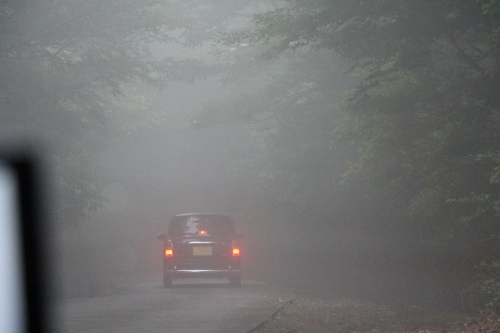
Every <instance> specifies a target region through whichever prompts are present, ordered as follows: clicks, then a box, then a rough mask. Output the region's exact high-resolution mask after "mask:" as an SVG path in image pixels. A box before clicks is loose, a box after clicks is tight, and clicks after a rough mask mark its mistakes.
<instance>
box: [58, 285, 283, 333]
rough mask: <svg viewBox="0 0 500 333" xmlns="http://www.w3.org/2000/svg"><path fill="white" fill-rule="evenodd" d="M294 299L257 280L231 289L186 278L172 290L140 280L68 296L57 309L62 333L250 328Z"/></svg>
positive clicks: (229, 330) (205, 330)
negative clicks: (122, 288)
mask: <svg viewBox="0 0 500 333" xmlns="http://www.w3.org/2000/svg"><path fill="white" fill-rule="evenodd" d="M292 297H293V295H292V294H291V293H287V292H284V291H282V290H277V289H275V288H273V287H270V286H268V285H265V284H261V283H256V282H250V281H244V282H243V285H242V287H241V288H230V287H229V286H228V285H227V284H226V283H218V282H217V280H216V282H213V281H211V280H206V281H204V280H201V282H200V280H196V279H186V280H180V281H179V280H177V281H175V282H174V287H173V288H172V289H163V287H162V286H161V284H160V283H158V284H141V285H137V286H134V287H132V288H131V289H130V290H129V291H128V292H127V293H125V294H121V295H117V296H111V297H101V298H92V299H75V300H67V301H64V302H63V303H61V304H60V307H59V309H58V311H59V316H60V325H61V331H62V332H75V333H76V332H78V333H83V332H85V333H87V332H107V333H113V332H120V333H125V332H134V333H136V332H247V331H249V330H251V329H252V328H254V327H255V326H256V325H258V324H260V323H261V322H263V321H264V320H266V319H267V318H269V317H270V316H271V315H272V314H273V313H274V312H275V311H276V310H277V309H278V308H280V307H281V306H282V305H283V304H284V303H285V302H286V301H288V300H290V299H292Z"/></svg>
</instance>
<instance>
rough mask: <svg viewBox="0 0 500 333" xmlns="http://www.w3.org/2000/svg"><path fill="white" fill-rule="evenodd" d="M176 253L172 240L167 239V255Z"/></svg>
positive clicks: (170, 255)
mask: <svg viewBox="0 0 500 333" xmlns="http://www.w3.org/2000/svg"><path fill="white" fill-rule="evenodd" d="M173 255H174V245H173V244H172V241H171V240H169V241H167V246H166V247H165V257H168V258H170V257H172V256H173Z"/></svg>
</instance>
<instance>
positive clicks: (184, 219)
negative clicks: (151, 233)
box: [158, 214, 243, 288]
mask: <svg viewBox="0 0 500 333" xmlns="http://www.w3.org/2000/svg"><path fill="white" fill-rule="evenodd" d="M242 238H243V234H241V233H237V232H236V229H235V227H234V223H233V220H232V219H231V217H230V216H229V215H225V214H179V215H176V216H174V217H173V218H172V220H171V221H170V225H169V227H168V232H167V234H159V235H158V239H160V240H163V241H164V246H163V286H164V287H165V288H169V287H171V286H172V281H173V280H174V279H178V278H184V277H202V278H227V279H228V280H229V283H230V285H231V286H236V287H237V286H240V285H241V255H242V253H241V246H240V240H241V239H242Z"/></svg>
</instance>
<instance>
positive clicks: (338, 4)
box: [0, 0, 500, 309]
mask: <svg viewBox="0 0 500 333" xmlns="http://www.w3.org/2000/svg"><path fill="white" fill-rule="evenodd" d="M388 3H391V5H387V6H384V5H383V4H382V3H381V2H377V1H375V2H373V4H372V3H370V5H368V4H366V2H363V1H352V2H345V1H332V2H331V3H330V2H328V1H326V2H325V1H302V0H298V1H266V0H262V1H260V0H255V1H235V0H227V1H204V0H189V1H176V0H172V1H135V0H133V1H121V0H100V1H87V0H62V1H48V0H41V1H2V2H1V4H0V32H1V35H0V59H1V64H0V124H1V127H0V130H1V131H2V132H3V133H2V134H3V136H12V135H15V136H18V137H30V138H35V141H37V142H38V143H40V145H41V146H44V147H48V149H46V150H41V151H43V152H44V153H46V155H45V156H44V160H45V161H47V163H48V165H49V166H50V172H49V173H48V174H47V177H49V178H48V179H49V181H50V184H51V190H53V192H52V194H53V198H54V200H53V203H54V207H53V209H52V210H53V216H54V219H53V220H52V221H51V222H52V223H53V226H54V230H56V231H55V235H54V237H53V239H51V241H54V242H55V243H56V248H57V257H56V258H55V259H54V260H55V262H56V266H57V267H58V270H57V272H56V274H57V275H58V278H59V279H60V281H61V283H62V286H63V288H61V290H62V292H61V293H60V297H62V298H66V299H68V298H80V297H96V296H103V295H114V294H119V293H120V292H123V291H124V290H126V289H127V288H128V287H129V286H131V285H134V284H137V283H143V282H155V281H158V282H159V281H160V279H161V271H162V266H161V251H162V243H161V242H159V241H157V240H156V235H157V234H159V233H164V232H165V231H166V228H167V225H168V222H169V220H170V219H171V218H172V217H173V216H174V215H176V214H180V213H193V212H199V213H225V214H229V215H231V216H232V217H233V218H234V220H235V222H236V226H237V229H238V231H241V232H243V233H244V234H245V238H244V241H243V255H242V256H243V260H244V261H243V279H244V280H245V279H247V280H259V281H265V282H269V283H274V284H278V285H281V286H285V287H288V288H291V289H292V290H295V291H297V292H304V293H313V294H321V295H324V296H331V297H352V298H359V299H364V300H369V301H373V302H380V303H391V304H409V305H411V304H420V305H422V304H425V305H426V306H436V307H449V308H462V309H465V308H467V309H478V308H482V307H483V306H484V304H485V302H486V301H488V300H489V298H488V297H489V296H488V295H487V294H488V291H491V290H492V289H490V290H488V287H486V289H485V288H482V289H481V281H484V279H485V275H484V273H485V272H487V273H488V274H492V276H494V278H493V280H492V281H494V283H497V281H500V279H497V278H498V276H500V274H499V275H496V274H497V273H498V269H497V270H495V267H497V266H495V263H497V261H496V260H498V254H499V253H498V248H499V247H498V237H499V236H498V235H499V231H500V230H498V225H499V224H498V213H499V211H500V209H499V205H498V203H499V199H498V198H499V197H498V193H499V191H498V183H499V182H500V181H499V177H498V173H499V171H498V170H499V164H498V162H499V160H500V159H499V157H498V156H499V151H500V146H499V142H500V140H498V139H499V134H500V132H499V131H498V119H500V118H499V113H498V112H499V111H498V105H500V104H499V103H500V101H499V100H498V96H497V91H498V87H499V82H498V79H497V74H498V71H499V67H498V63H499V62H498V60H499V59H498V55H499V54H500V53H499V52H498V47H499V46H498V31H499V30H498V25H499V24H500V23H499V22H500V21H499V20H498V17H499V16H498V13H499V12H500V10H499V9H498V8H497V7H498V6H497V7H495V6H494V5H493V3H494V1H476V2H471V3H470V4H465V3H462V2H449V1H435V2H433V3H432V4H426V3H423V2H419V3H418V4H417V3H414V4H413V2H411V1H401V2H399V1H389V2H388ZM490 3H491V4H490ZM495 3H496V2H495ZM488 4H490V5H488ZM358 5H359V6H358ZM8 133H15V134H8ZM482 262H483V266H481V263H482ZM490 264H491V266H489V265H490ZM480 266H481V267H482V268H483V270H481V268H480ZM485 267H490V268H492V269H491V270H488V269H486V270H485ZM482 273H483V275H481V274H482ZM490 277H491V276H490ZM482 279H483V280H482ZM478 286H479V287H478ZM494 290H496V289H494ZM495 292H496V291H495ZM495 292H493V294H495ZM490 294H491V293H490Z"/></svg>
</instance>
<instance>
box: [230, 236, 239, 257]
mask: <svg viewBox="0 0 500 333" xmlns="http://www.w3.org/2000/svg"><path fill="white" fill-rule="evenodd" d="M232 253H233V257H239V256H240V242H239V241H238V240H237V239H234V240H233V252H232Z"/></svg>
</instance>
